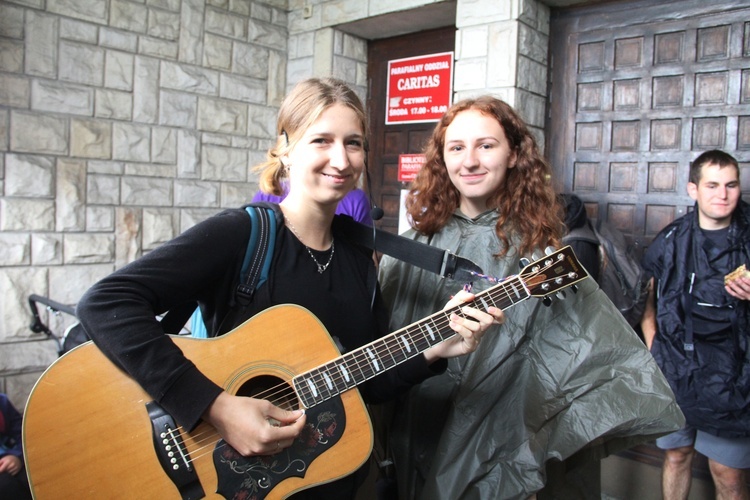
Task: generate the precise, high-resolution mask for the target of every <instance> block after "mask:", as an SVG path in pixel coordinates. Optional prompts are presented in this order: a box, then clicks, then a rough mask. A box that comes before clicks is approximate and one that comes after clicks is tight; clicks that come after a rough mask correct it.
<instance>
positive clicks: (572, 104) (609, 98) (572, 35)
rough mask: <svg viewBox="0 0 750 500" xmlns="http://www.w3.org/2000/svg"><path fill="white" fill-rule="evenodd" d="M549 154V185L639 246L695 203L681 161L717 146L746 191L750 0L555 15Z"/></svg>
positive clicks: (645, 4) (687, 1)
mask: <svg viewBox="0 0 750 500" xmlns="http://www.w3.org/2000/svg"><path fill="white" fill-rule="evenodd" d="M550 32H551V36H550V41H551V43H550V48H551V53H550V60H551V63H552V64H551V66H552V69H551V70H550V103H549V115H548V117H549V118H548V120H549V121H548V124H547V126H546V130H547V148H548V149H547V156H548V158H549V159H550V161H551V162H552V165H553V168H554V169H555V173H556V178H557V182H558V184H559V189H560V190H562V191H566V192H573V193H576V194H577V195H578V196H579V197H580V198H582V199H583V200H584V202H585V204H586V208H587V211H588V213H589V215H590V216H591V217H593V218H595V219H596V218H603V219H605V220H609V221H610V222H612V223H614V225H615V226H617V227H618V228H619V229H621V230H622V231H623V232H624V233H625V234H626V235H627V237H628V238H629V239H630V241H631V242H634V243H636V244H637V245H638V246H639V247H640V250H641V251H642V250H643V248H644V247H645V246H647V245H648V244H649V243H650V241H651V240H652V239H653V237H654V236H655V235H656V233H658V232H659V230H661V229H662V228H663V227H664V226H665V225H666V224H668V223H669V222H671V221H672V220H674V219H675V218H678V217H680V216H682V215H684V214H686V213H687V212H688V211H689V210H691V209H692V207H693V201H692V200H691V199H690V198H689V197H688V196H687V192H686V186H687V182H688V170H689V164H690V162H691V161H692V160H693V159H695V157H697V156H698V154H700V153H701V152H703V151H705V150H709V149H722V150H724V151H726V152H728V153H730V154H732V155H733V156H735V157H736V158H737V159H738V160H739V162H740V165H741V182H742V185H743V192H745V193H750V170H749V169H748V167H750V163H748V161H750V2H748V1H746V0H745V1H713V2H705V1H703V0H696V1H693V0H682V1H661V2H653V1H635V2H632V1H628V2H619V3H614V4H602V5H599V6H593V7H584V8H578V9H568V10H561V11H554V12H553V14H552V16H551V29H550Z"/></svg>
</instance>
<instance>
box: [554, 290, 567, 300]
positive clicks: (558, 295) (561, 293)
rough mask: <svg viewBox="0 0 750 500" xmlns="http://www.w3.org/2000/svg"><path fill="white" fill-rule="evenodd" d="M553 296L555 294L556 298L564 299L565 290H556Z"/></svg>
mask: <svg viewBox="0 0 750 500" xmlns="http://www.w3.org/2000/svg"><path fill="white" fill-rule="evenodd" d="M555 296H556V297H557V298H558V299H560V300H565V292H563V291H562V290H560V291H559V292H557V293H556V294H555Z"/></svg>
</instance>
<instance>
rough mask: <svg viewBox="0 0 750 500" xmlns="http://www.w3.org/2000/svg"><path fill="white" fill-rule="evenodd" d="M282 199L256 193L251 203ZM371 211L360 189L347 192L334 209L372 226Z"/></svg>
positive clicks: (274, 201) (275, 201) (282, 197)
mask: <svg viewBox="0 0 750 500" xmlns="http://www.w3.org/2000/svg"><path fill="white" fill-rule="evenodd" d="M284 198H286V193H285V194H284V196H276V195H273V194H268V193H264V192H262V191H258V192H257V193H255V196H253V200H252V202H253V203H255V202H256V201H269V202H272V203H279V202H281V200H283V199H284ZM371 209H372V207H371V206H370V201H369V200H368V199H367V195H366V194H365V192H364V191H362V190H361V189H354V190H352V191H349V193H348V194H347V195H346V196H344V198H343V199H342V200H341V201H340V202H339V206H338V207H336V213H337V214H344V215H348V216H350V217H351V218H353V219H354V220H356V221H358V222H361V223H362V224H367V225H368V226H372V218H371V217H370V210H371Z"/></svg>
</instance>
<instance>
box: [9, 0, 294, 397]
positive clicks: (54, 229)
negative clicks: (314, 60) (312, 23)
mask: <svg viewBox="0 0 750 500" xmlns="http://www.w3.org/2000/svg"><path fill="white" fill-rule="evenodd" d="M287 21H288V12H287V2H286V0H264V1H250V0H132V1H131V0H14V1H11V2H9V1H6V2H3V3H0V151H1V152H2V154H0V194H1V195H2V196H0V267H1V268H2V271H1V272H0V292H1V293H2V296H3V300H2V302H0V308H1V309H2V315H1V316H0V377H2V378H1V380H2V383H0V390H2V391H4V392H7V393H9V394H10V395H11V397H12V398H13V399H14V401H16V402H17V404H18V405H22V404H23V403H24V402H25V399H26V396H27V394H28V391H29V389H30V386H31V384H33V382H34V381H35V380H36V378H37V377H38V375H39V373H40V371H41V370H43V369H44V368H45V367H46V366H47V365H48V364H49V363H50V362H51V361H53V360H54V359H55V357H56V354H57V347H56V345H55V344H54V342H39V341H37V340H39V339H40V338H41V337H40V335H38V334H34V333H33V332H31V330H30V329H29V327H28V326H29V324H30V323H31V315H30V312H29V306H28V303H27V297H28V295H29V294H31V293H36V294H39V295H46V296H49V297H51V298H52V299H53V300H56V301H58V302H61V303H67V304H74V303H75V302H76V301H77V300H78V298H79V297H80V296H81V294H82V293H83V292H84V291H85V290H86V289H87V288H88V287H89V286H90V285H91V284H92V283H93V282H94V281H96V280H97V279H99V278H101V277H102V276H105V275H106V274H108V273H110V272H111V271H113V270H114V269H115V268H117V267H119V266H122V265H123V264H125V263H127V262H129V261H132V260H133V259H134V258H136V257H138V256H139V255H141V254H142V253H144V252H147V251H149V250H151V249H153V248H155V247H156V246H158V245H160V244H161V243H163V242H165V241H167V240H169V239H171V238H173V237H174V236H176V235H177V234H179V233H180V232H181V231H183V230H185V229H186V228H188V227H190V226H191V225H193V224H195V223H196V222H197V221H199V220H202V219H204V218H206V217H208V216H210V215H212V214H214V213H216V212H217V211H219V210H221V209H222V208H223V207H233V206H238V205H240V204H242V203H243V202H245V201H246V200H248V199H249V198H250V197H251V196H252V194H253V193H254V191H255V189H256V186H257V184H256V175H255V173H253V171H252V169H251V167H252V166H253V165H254V164H256V163H257V162H258V161H260V160H261V159H263V158H264V156H265V151H266V149H267V147H268V145H269V143H270V140H271V138H272V137H273V136H274V133H275V132H274V127H275V120H276V112H277V109H278V104H279V102H280V100H281V98H282V97H283V95H284V93H285V91H286V61H287V49H288V47H287V43H288V32H287ZM43 319H44V320H45V322H46V323H47V324H49V325H50V327H51V328H52V329H53V331H55V333H57V334H62V333H63V331H64V328H65V327H66V326H67V325H68V324H69V323H70V322H71V321H72V320H73V318H72V317H71V316H68V315H60V316H57V317H49V316H48V315H47V314H46V313H44V315H43Z"/></svg>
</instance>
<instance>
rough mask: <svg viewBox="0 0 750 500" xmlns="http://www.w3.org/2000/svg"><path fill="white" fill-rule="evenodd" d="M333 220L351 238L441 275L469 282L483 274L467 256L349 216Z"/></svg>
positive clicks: (365, 245)
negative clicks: (366, 223)
mask: <svg viewBox="0 0 750 500" xmlns="http://www.w3.org/2000/svg"><path fill="white" fill-rule="evenodd" d="M333 223H334V225H336V226H338V227H339V228H340V229H341V231H343V232H344V234H346V236H347V237H348V238H349V240H350V241H352V242H354V243H357V244H360V245H362V246H364V247H366V248H369V249H371V250H376V251H378V252H383V253H385V254H387V255H390V256H392V257H395V258H397V259H399V260H402V261H404V262H408V263H409V264H412V265H414V266H417V267H419V268H422V269H425V270H427V271H430V272H432V273H435V274H437V275H438V276H441V277H443V278H452V279H454V280H456V281H462V282H465V283H468V282H471V281H474V280H475V279H476V278H475V277H476V275H477V274H483V271H482V268H481V267H479V266H478V265H476V264H475V263H474V262H472V261H470V260H469V259H466V258H464V257H461V256H458V255H454V254H453V253H451V252H449V251H448V250H443V249H441V248H438V247H433V246H431V245H428V244H426V243H422V242H420V241H415V240H410V239H409V238H404V237H403V236H399V235H397V234H393V233H389V232H388V231H384V230H382V229H376V228H375V227H371V226H367V225H365V224H362V223H360V222H357V221H355V220H354V219H352V218H351V217H349V216H346V215H339V216H337V217H335V218H334V219H333Z"/></svg>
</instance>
